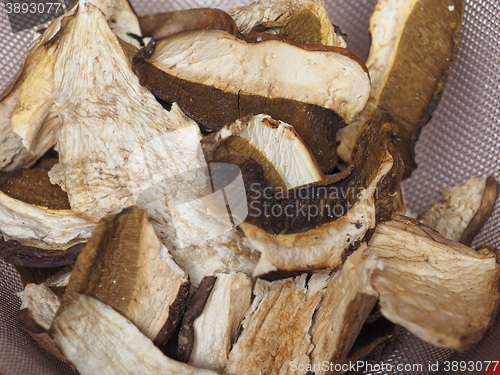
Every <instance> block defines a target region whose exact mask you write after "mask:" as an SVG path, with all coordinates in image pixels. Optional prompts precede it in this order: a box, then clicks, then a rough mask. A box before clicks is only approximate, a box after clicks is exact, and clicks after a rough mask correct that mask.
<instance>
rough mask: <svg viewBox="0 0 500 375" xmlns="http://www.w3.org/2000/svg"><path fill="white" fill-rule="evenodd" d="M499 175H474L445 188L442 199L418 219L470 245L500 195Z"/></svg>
mask: <svg viewBox="0 0 500 375" xmlns="http://www.w3.org/2000/svg"><path fill="white" fill-rule="evenodd" d="M498 191H499V184H498V181H497V180H496V179H495V177H493V176H490V177H487V178H481V179H477V178H476V177H472V178H471V179H470V180H469V181H467V182H466V183H465V184H464V185H460V186H455V187H454V188H452V189H445V190H444V191H443V193H442V199H441V200H440V201H439V202H436V203H434V204H432V205H431V206H430V207H429V208H427V209H426V210H425V211H424V212H422V213H421V214H420V215H419V216H418V220H419V221H421V222H422V223H424V224H425V225H427V226H429V227H431V228H433V229H435V230H437V231H438V232H439V233H441V235H443V236H444V237H446V238H448V239H450V240H453V241H459V242H461V243H463V244H465V245H470V244H471V243H472V240H473V239H474V237H475V236H476V235H477V234H478V233H479V231H480V230H481V228H482V227H483V225H484V224H485V223H486V221H487V220H488V219H489V218H490V216H491V214H492V213H493V209H494V207H495V202H496V200H497V198H498Z"/></svg>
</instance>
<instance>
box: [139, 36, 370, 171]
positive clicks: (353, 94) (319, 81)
mask: <svg viewBox="0 0 500 375" xmlns="http://www.w3.org/2000/svg"><path fill="white" fill-rule="evenodd" d="M266 35H267V36H266ZM213 51H216V53H213ZM242 56H244V58H243V57H242ZM134 70H135V72H136V73H137V75H138V76H139V77H140V79H141V83H142V84H143V85H144V86H145V87H147V88H149V89H150V90H151V91H152V92H153V94H155V95H156V96H157V97H159V98H160V99H162V100H165V101H167V102H176V103H177V104H178V105H179V106H180V107H181V109H182V110H183V111H184V112H185V113H186V114H187V115H188V116H190V117H191V118H193V119H194V120H195V121H196V122H197V123H198V124H199V125H200V126H201V127H202V129H203V130H204V131H205V132H212V131H216V130H219V129H220V128H222V127H223V126H225V125H227V124H230V123H231V122H233V121H235V120H236V119H239V118H242V117H244V116H247V115H252V114H257V113H265V114H267V115H269V116H271V117H273V118H274V119H276V120H281V121H284V122H286V123H288V124H290V125H292V126H293V127H294V129H295V130H296V131H297V133H298V134H299V135H300V137H301V138H302V139H303V140H304V142H305V144H306V145H307V146H309V148H310V149H311V151H312V153H313V155H314V157H315V158H316V160H317V161H318V163H319V165H320V166H321V168H322V170H323V171H330V170H332V169H333V168H334V167H335V163H336V160H337V157H336V152H335V147H336V140H335V133H336V132H337V130H338V129H340V128H341V127H343V126H345V123H346V122H347V123H349V122H350V121H352V119H353V118H354V117H355V116H356V114H358V113H359V112H360V111H361V110H362V109H363V107H364V106H365V104H366V101H367V100H368V96H369V92H370V79H369V77H368V73H367V72H366V71H365V67H364V64H363V62H362V61H361V60H360V59H359V58H358V57H357V56H355V55H354V54H353V53H352V52H350V51H349V50H347V49H344V48H338V47H326V46H320V45H314V46H311V45H298V44H293V43H291V42H290V41H287V40H285V39H284V38H279V37H274V36H272V35H269V34H257V35H250V34H249V35H248V36H245V37H243V36H242V37H240V36H239V35H233V34H231V33H228V32H226V31H222V30H198V31H189V32H183V33H177V34H174V35H172V36H170V37H168V38H165V39H162V40H160V41H156V43H155V44H154V46H153V48H152V49H151V50H149V49H148V50H147V51H143V53H142V55H141V54H139V55H138V56H137V58H136V59H134ZM193 96H195V97H196V98H203V99H202V100H199V99H196V98H193Z"/></svg>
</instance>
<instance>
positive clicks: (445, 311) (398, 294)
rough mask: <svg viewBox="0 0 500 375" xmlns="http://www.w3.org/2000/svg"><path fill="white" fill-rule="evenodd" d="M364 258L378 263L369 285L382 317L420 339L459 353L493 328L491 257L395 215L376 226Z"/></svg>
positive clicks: (495, 268) (495, 285)
mask: <svg viewBox="0 0 500 375" xmlns="http://www.w3.org/2000/svg"><path fill="white" fill-rule="evenodd" d="M365 254H366V256H371V255H375V256H377V257H378V258H379V259H381V260H382V261H383V263H384V269H383V270H380V271H376V272H375V273H374V275H373V281H372V283H373V287H374V288H375V289H376V290H377V291H378V292H379V294H380V300H379V304H380V309H381V312H382V314H383V315H384V316H385V317H386V318H387V319H388V320H390V321H391V322H393V323H396V324H399V325H402V326H403V327H405V328H406V329H408V330H409V331H410V332H412V333H414V334H415V335H417V336H418V337H420V338H421V339H423V340H425V341H428V342H429V343H431V344H433V345H435V346H439V347H443V348H449V349H455V350H464V349H466V348H468V347H469V346H470V345H471V344H473V343H475V342H476V341H478V340H479V339H480V338H481V337H482V336H483V334H484V333H485V332H486V331H487V330H488V329H489V328H490V327H491V325H492V324H493V322H494V320H495V318H496V316H497V312H498V304H499V298H500V296H499V281H500V265H499V264H497V261H496V256H495V253H494V252H493V251H491V250H489V249H487V248H483V249H480V250H479V251H475V250H474V249H471V248H469V247H467V246H465V245H462V244H460V243H458V242H453V241H451V240H448V239H446V238H444V237H442V236H441V235H440V234H439V233H437V232H435V231H434V230H433V229H431V228H429V227H426V226H424V225H422V224H420V223H418V222H417V221H415V220H412V219H409V218H406V217H404V216H399V215H395V217H394V219H393V220H391V221H389V222H386V223H381V224H379V225H378V226H377V229H376V230H375V233H374V235H373V237H372V238H371V240H370V242H369V246H368V248H367V249H366V250H365Z"/></svg>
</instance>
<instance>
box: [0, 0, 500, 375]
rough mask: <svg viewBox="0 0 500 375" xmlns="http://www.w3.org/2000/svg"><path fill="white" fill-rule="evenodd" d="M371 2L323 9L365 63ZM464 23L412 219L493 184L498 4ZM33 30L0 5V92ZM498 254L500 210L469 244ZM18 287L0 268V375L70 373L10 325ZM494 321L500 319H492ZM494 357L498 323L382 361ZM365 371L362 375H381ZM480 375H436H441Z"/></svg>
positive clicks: (481, 4) (158, 7)
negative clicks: (454, 194) (445, 193)
mask: <svg viewBox="0 0 500 375" xmlns="http://www.w3.org/2000/svg"><path fill="white" fill-rule="evenodd" d="M375 2H376V1H374V0H350V1H349V0H334V1H328V0H327V6H328V10H329V13H330V16H331V18H332V20H333V22H334V23H335V24H337V25H339V26H340V27H341V28H342V31H343V32H345V33H347V34H348V45H349V48H351V49H352V50H354V51H355V52H356V53H357V54H359V55H360V56H361V57H363V58H366V56H367V54H368V48H369V39H370V34H369V32H368V19H369V17H370V14H371V12H372V10H373V7H374V5H375ZM248 3H249V1H229V0H218V1H210V0H199V1H196V0H189V1H182V0H163V1H161V0H155V1H146V0H144V1H142V0H137V1H132V4H133V6H134V8H135V10H136V11H137V12H138V13H139V14H141V15H142V14H148V13H156V12H161V11H167V10H177V9H185V8H195V7H218V8H222V9H228V8H232V7H235V6H239V5H242V4H248ZM465 3H466V8H465V21H464V26H463V29H462V38H461V45H460V50H459V53H458V56H457V59H456V61H455V63H454V65H453V67H452V69H451V71H450V75H449V79H448V84H447V86H446V90H445V92H444V95H443V98H442V100H441V103H440V104H439V106H438V108H437V110H436V112H435V113H434V116H433V118H432V121H431V122H430V123H429V124H428V125H427V127H426V128H425V129H424V131H423V132H422V135H421V138H420V141H419V143H418V146H417V149H416V154H417V161H418V164H419V168H418V169H417V170H416V171H415V172H414V174H413V176H412V178H411V179H409V180H408V181H406V183H405V188H406V195H407V199H408V200H409V208H410V209H411V210H412V211H415V212H419V211H421V210H423V209H424V208H425V207H427V206H428V205H429V204H430V203H432V202H433V201H435V200H437V199H438V198H439V197H440V192H441V191H442V190H443V189H444V188H446V187H451V186H454V185H457V184H461V183H464V182H465V181H466V180H468V179H469V178H470V177H471V176H478V177H483V176H487V175H491V174H493V175H495V176H496V178H497V179H499V180H500V2H499V1H498V0H465ZM33 32H34V30H33V29H32V30H27V31H23V32H19V33H16V34H14V33H12V31H11V27H10V25H9V22H8V19H7V16H6V13H5V9H4V5H3V2H0V92H2V91H3V90H4V89H5V88H6V87H7V85H8V84H9V82H10V81H11V79H12V77H13V75H14V74H15V73H16V71H17V69H18V68H19V61H20V57H21V54H22V52H23V51H24V50H25V49H26V47H27V45H28V44H29V42H30V41H31V39H32V36H33ZM481 243H488V244H490V245H493V246H496V247H498V248H500V204H499V203H498V202H497V206H496V208H495V211H494V214H493V216H492V218H491V219H490V220H489V222H488V223H487V224H486V226H485V227H484V229H483V231H482V232H481V233H480V234H479V236H478V237H477V238H476V240H475V242H474V245H475V246H477V245H478V244H481ZM20 288H21V284H20V282H19V278H18V276H17V274H16V272H15V271H14V270H13V268H12V267H10V266H8V265H6V264H5V263H2V262H1V261H0V373H1V374H3V375H31V374H37V375H46V374H47V375H48V374H73V372H72V371H71V369H69V367H68V366H66V365H64V364H62V363H61V362H59V361H58V360H57V359H55V358H54V357H52V356H50V355H48V354H46V353H45V352H44V351H43V349H41V348H40V347H39V346H38V344H36V342H34V341H33V340H32V339H31V337H30V336H28V335H27V334H26V333H25V332H24V331H23V329H22V328H21V327H20V326H19V325H18V324H17V322H16V318H15V316H16V313H17V311H18V309H19V305H20V301H19V299H18V298H17V297H15V296H14V293H15V292H17V291H19V290H20ZM499 318H500V317H499ZM499 357H500V319H497V323H496V325H495V327H494V328H493V330H492V331H491V332H490V333H489V334H488V335H487V336H486V337H485V338H484V339H483V340H482V341H481V342H480V343H478V344H477V345H475V346H474V347H473V348H472V349H471V350H469V351H467V352H465V353H454V352H453V351H450V350H441V349H437V348H434V347H433V346H431V345H429V344H427V343H425V342H422V341H421V340H419V339H418V338H416V337H415V336H413V335H411V334H410V333H408V332H405V331H403V333H402V334H401V336H400V338H399V342H398V345H397V348H396V349H395V350H394V351H393V352H392V353H389V354H387V355H386V356H385V357H384V358H383V359H382V360H383V362H384V363H390V364H393V365H397V364H404V365H408V364H409V365H411V364H423V365H424V366H423V367H424V372H420V371H405V372H394V374H396V373H398V374H402V373H404V374H415V375H417V374H429V372H428V371H425V369H426V368H427V364H428V363H429V362H430V363H435V362H436V361H441V362H442V361H444V360H459V361H463V360H466V361H484V360H495V359H498V358H499ZM384 373H385V372H382V371H379V372H371V373H370V372H367V373H366V374H374V375H375V374H384ZM476 373H477V374H480V372H461V371H459V372H456V373H454V372H446V373H445V372H442V374H461V375H462V374H476Z"/></svg>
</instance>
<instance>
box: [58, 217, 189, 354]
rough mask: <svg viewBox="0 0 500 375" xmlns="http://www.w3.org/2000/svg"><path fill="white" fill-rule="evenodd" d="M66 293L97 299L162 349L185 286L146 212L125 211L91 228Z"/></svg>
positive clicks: (180, 309) (178, 312)
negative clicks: (122, 316) (90, 233)
mask: <svg viewBox="0 0 500 375" xmlns="http://www.w3.org/2000/svg"><path fill="white" fill-rule="evenodd" d="M70 292H78V293H83V294H86V295H89V296H92V297H95V298H97V299H99V300H100V301H103V302H104V303H106V304H107V305H109V306H111V307H112V308H114V309H115V310H116V311H118V312H120V313H121V314H123V315H124V316H125V317H127V318H128V319H129V320H130V321H132V322H133V323H134V324H135V325H136V326H137V327H138V328H139V330H141V332H143V333H144V334H145V335H146V336H147V337H149V338H150V339H151V340H154V343H155V344H156V345H158V346H159V347H162V346H163V345H164V344H165V343H166V341H167V340H168V338H169V337H170V335H171V334H172V332H173V331H174V330H175V328H176V327H177V324H178V323H179V322H180V319H181V315H182V314H183V312H184V309H185V307H186V305H187V300H188V296H189V282H188V280H187V276H186V274H185V273H184V272H183V271H182V270H181V269H180V268H179V267H178V266H177V264H175V262H174V261H173V260H172V257H171V255H170V254H169V253H168V250H167V249H166V248H165V247H164V246H163V245H162V244H161V243H160V241H159V240H158V238H157V237H156V235H155V233H154V230H153V226H152V225H151V223H150V222H149V221H148V219H147V213H146V211H144V210H141V209H138V208H130V209H125V210H123V211H122V212H121V213H120V214H118V215H116V216H110V217H107V218H105V219H103V221H102V222H101V223H100V224H99V225H98V226H97V228H96V229H95V230H94V232H93V234H92V237H91V238H90V240H89V241H88V242H87V245H86V246H85V249H83V251H82V253H81V254H80V256H79V257H78V260H77V262H76V264H75V267H74V269H73V272H72V274H71V278H70V280H69V283H68V286H67V287H66V293H70Z"/></svg>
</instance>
